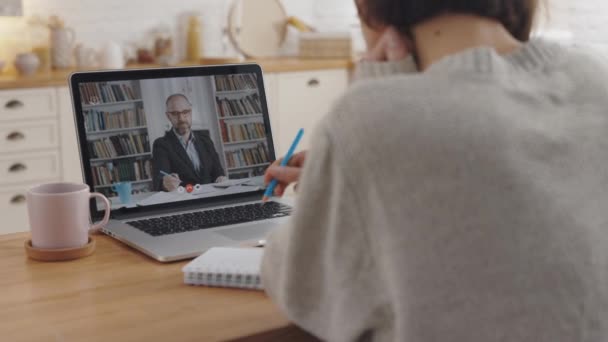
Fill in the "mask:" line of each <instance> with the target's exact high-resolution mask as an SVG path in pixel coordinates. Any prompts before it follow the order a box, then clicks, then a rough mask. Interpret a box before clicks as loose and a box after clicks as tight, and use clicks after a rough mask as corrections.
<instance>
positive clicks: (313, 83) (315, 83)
mask: <svg viewBox="0 0 608 342" xmlns="http://www.w3.org/2000/svg"><path fill="white" fill-rule="evenodd" d="M319 85H321V82H320V81H319V80H318V79H316V78H313V79H311V80H310V81H308V86H309V87H311V88H314V87H318V86H319Z"/></svg>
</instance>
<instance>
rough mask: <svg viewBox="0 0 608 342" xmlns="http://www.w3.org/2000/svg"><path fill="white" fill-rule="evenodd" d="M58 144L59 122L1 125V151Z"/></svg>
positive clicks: (48, 146)
mask: <svg viewBox="0 0 608 342" xmlns="http://www.w3.org/2000/svg"><path fill="white" fill-rule="evenodd" d="M57 146H58V137H57V122H55V121H39V122H26V123H22V124H7V125H4V124H3V125H1V126H0V153H3V152H19V151H28V150H30V151H31V150H37V149H42V148H52V147H57Z"/></svg>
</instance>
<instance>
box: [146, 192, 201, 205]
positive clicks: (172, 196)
mask: <svg viewBox="0 0 608 342" xmlns="http://www.w3.org/2000/svg"><path fill="white" fill-rule="evenodd" d="M188 199H192V196H191V195H190V194H186V195H184V194H180V193H178V192H163V191H161V192H157V193H155V194H154V195H152V196H150V197H148V198H146V199H143V200H141V201H139V202H137V205H139V206H146V205H155V204H163V203H170V202H176V201H185V200H188Z"/></svg>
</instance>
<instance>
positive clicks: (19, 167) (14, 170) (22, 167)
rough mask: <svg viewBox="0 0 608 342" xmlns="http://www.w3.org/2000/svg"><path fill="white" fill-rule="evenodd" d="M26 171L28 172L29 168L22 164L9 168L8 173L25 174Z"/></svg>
mask: <svg viewBox="0 0 608 342" xmlns="http://www.w3.org/2000/svg"><path fill="white" fill-rule="evenodd" d="M25 170H27V167H26V166H25V165H23V164H21V163H17V164H13V165H12V166H11V167H9V168H8V171H9V172H12V173H17V172H23V171H25Z"/></svg>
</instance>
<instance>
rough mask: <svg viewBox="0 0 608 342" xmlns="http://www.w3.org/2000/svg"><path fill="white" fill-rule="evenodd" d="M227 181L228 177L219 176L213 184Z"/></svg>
mask: <svg viewBox="0 0 608 342" xmlns="http://www.w3.org/2000/svg"><path fill="white" fill-rule="evenodd" d="M227 180H228V177H226V176H219V177H217V179H216V180H215V182H216V183H223V182H225V181H227Z"/></svg>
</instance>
